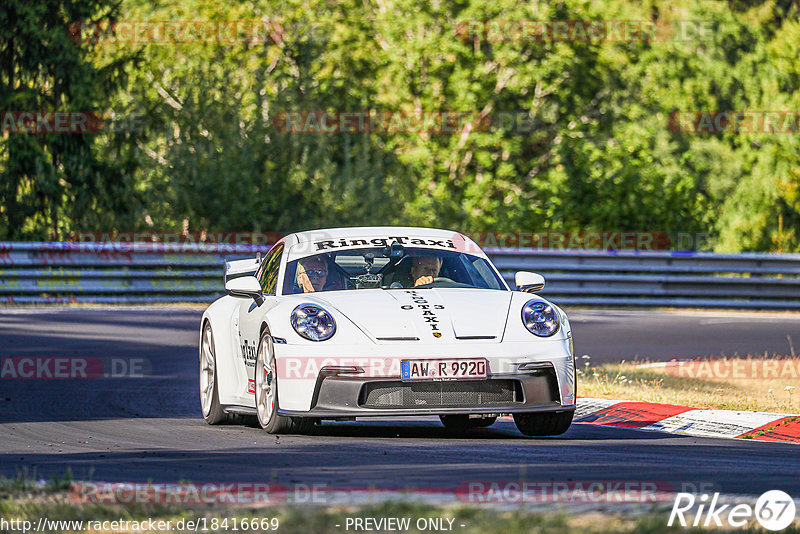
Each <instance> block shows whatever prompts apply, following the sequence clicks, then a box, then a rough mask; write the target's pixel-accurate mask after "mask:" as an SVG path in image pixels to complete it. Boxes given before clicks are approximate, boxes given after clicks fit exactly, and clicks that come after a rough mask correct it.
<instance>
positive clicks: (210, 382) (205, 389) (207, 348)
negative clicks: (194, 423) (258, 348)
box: [200, 323, 228, 425]
mask: <svg viewBox="0 0 800 534" xmlns="http://www.w3.org/2000/svg"><path fill="white" fill-rule="evenodd" d="M200 409H201V411H202V413H203V419H205V420H206V423H208V424H209V425H219V424H222V423H224V422H226V421H228V414H226V413H225V411H224V410H223V409H222V406H220V404H219V381H218V380H217V353H216V351H215V350H214V334H213V333H212V331H211V323H206V324H205V326H204V327H203V336H202V337H201V338H200Z"/></svg>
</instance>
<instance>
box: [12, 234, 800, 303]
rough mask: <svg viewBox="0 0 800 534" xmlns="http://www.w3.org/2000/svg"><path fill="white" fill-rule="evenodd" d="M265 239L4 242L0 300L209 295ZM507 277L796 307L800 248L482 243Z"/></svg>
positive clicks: (593, 290) (565, 288)
mask: <svg viewBox="0 0 800 534" xmlns="http://www.w3.org/2000/svg"><path fill="white" fill-rule="evenodd" d="M264 249H265V247H264V246H262V245H241V244H236V245H226V244H184V245H177V244H159V243H61V242H55V243H0V303H2V302H5V303H66V302H96V303H136V302H211V301H212V300H214V299H215V298H217V297H219V296H220V295H222V293H223V291H222V266H223V263H224V261H225V260H226V259H227V260H231V259H240V258H246V257H252V256H253V255H254V254H255V253H256V252H257V251H259V250H261V251H264ZM486 252H487V253H488V254H489V256H491V258H492V261H493V262H494V263H495V265H496V266H497V268H498V269H499V270H500V271H501V273H502V274H503V276H504V278H505V279H506V281H508V282H509V283H510V284H512V285H513V282H514V273H515V272H516V271H520V270H525V271H535V272H539V273H541V274H543V275H544V276H545V278H546V279H547V286H546V287H545V289H544V291H542V295H543V296H546V297H547V298H551V299H553V300H554V301H555V302H557V303H559V304H565V305H591V306H675V307H698V308H708V307H730V308H761V309H800V254H756V253H745V254H715V253H710V252H667V251H663V252H661V251H658V252H656V251H594V250H592V251H589V250H524V249H486Z"/></svg>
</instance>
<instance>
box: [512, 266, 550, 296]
mask: <svg viewBox="0 0 800 534" xmlns="http://www.w3.org/2000/svg"><path fill="white" fill-rule="evenodd" d="M514 283H516V284H517V290H519V291H524V292H526V293H538V292H539V291H541V290H542V289H544V276H542V275H541V274H539V273H530V272H528V271H519V272H518V273H517V274H516V275H514Z"/></svg>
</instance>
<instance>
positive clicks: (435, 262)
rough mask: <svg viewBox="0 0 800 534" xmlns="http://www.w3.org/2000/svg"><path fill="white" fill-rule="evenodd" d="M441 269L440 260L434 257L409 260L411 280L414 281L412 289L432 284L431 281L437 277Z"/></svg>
mask: <svg viewBox="0 0 800 534" xmlns="http://www.w3.org/2000/svg"><path fill="white" fill-rule="evenodd" d="M441 268H442V259H441V258H437V257H435V256H423V257H420V258H411V279H412V280H414V287H417V286H421V285H424V284H432V283H433V279H434V278H436V277H437V276H439V270H440V269H441Z"/></svg>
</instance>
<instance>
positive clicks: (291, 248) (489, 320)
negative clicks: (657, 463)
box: [200, 227, 575, 436]
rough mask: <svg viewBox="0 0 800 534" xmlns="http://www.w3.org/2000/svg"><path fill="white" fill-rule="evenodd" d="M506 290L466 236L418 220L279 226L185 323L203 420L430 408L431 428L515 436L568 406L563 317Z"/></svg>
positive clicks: (529, 276) (527, 290) (554, 423)
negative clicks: (196, 354) (191, 332)
mask: <svg viewBox="0 0 800 534" xmlns="http://www.w3.org/2000/svg"><path fill="white" fill-rule="evenodd" d="M515 282H516V285H517V290H515V291H512V290H510V289H509V287H508V286H507V285H506V283H505V281H504V280H503V278H502V276H500V273H499V272H498V270H497V269H496V268H495V267H494V265H492V263H491V261H489V258H488V257H487V256H486V254H485V253H484V252H483V251H482V250H481V249H480V248H479V247H478V246H477V245H476V244H475V242H473V241H472V240H471V239H469V238H468V237H466V236H464V235H462V234H460V233H456V232H449V231H445V230H432V229H427V228H392V227H369V228H339V229H332V230H318V231H310V232H302V233H296V234H291V235H289V236H287V237H285V238H283V239H281V240H280V241H279V242H278V243H276V244H275V245H274V246H273V247H272V249H271V250H270V251H269V252H268V253H267V255H266V256H264V257H263V258H261V257H260V255H259V257H258V258H254V259H247V260H238V261H231V262H228V263H226V266H225V289H226V292H227V295H226V296H224V297H222V298H220V299H218V300H217V301H215V302H214V303H213V304H211V305H210V306H209V307H208V309H206V311H205V313H203V318H202V322H201V336H200V400H201V406H202V410H203V417H204V418H205V420H206V421H207V422H208V423H209V424H219V423H222V422H225V421H227V420H230V419H232V418H234V417H235V416H236V415H250V416H256V417H257V418H258V421H259V423H260V424H261V426H262V427H263V428H265V429H266V430H267V432H270V433H274V434H278V433H287V432H302V431H304V430H306V429H308V428H310V426H311V425H313V424H315V423H317V422H319V421H322V420H353V419H355V418H357V417H376V416H377V417H387V416H388V417H394V416H421V415H438V416H439V417H440V418H441V421H442V423H443V424H444V425H445V426H446V427H450V428H458V429H466V428H476V427H485V426H489V425H491V424H492V423H494V422H495V420H496V419H497V417H498V416H499V415H503V414H511V415H513V416H514V421H515V422H516V425H517V427H518V428H519V430H520V431H521V432H522V433H524V434H526V435H529V436H543V435H556V434H561V433H563V432H565V431H566V430H567V429H568V428H569V426H570V424H571V422H572V416H573V413H574V411H575V362H574V358H573V354H572V333H571V331H570V326H569V322H568V321H567V316H566V314H565V313H564V312H563V311H562V310H561V309H560V308H558V307H557V306H555V305H554V304H551V303H550V302H548V301H546V300H545V299H543V298H541V297H539V296H536V295H534V294H533V293H535V292H537V291H539V290H541V289H542V288H543V287H544V278H542V277H541V276H540V275H538V274H536V273H529V272H518V273H516V279H515Z"/></svg>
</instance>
